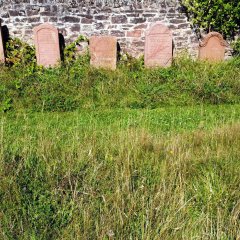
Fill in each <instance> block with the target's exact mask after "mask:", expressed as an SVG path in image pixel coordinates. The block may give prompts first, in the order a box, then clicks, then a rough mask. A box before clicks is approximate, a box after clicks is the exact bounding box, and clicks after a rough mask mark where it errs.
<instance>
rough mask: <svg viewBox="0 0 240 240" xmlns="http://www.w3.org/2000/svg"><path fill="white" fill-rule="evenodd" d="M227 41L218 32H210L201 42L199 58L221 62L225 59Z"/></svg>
mask: <svg viewBox="0 0 240 240" xmlns="http://www.w3.org/2000/svg"><path fill="white" fill-rule="evenodd" d="M226 46H227V43H226V41H225V40H224V39H223V36H222V35H221V34H220V33H217V32H210V33H209V34H207V35H206V37H205V38H204V40H203V41H202V42H201V43H200V47H199V59H201V60H208V61H213V62H219V61H223V60H224V56H225V49H226Z"/></svg>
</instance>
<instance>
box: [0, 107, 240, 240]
mask: <svg viewBox="0 0 240 240" xmlns="http://www.w3.org/2000/svg"><path fill="white" fill-rule="evenodd" d="M239 120H240V107H239V105H235V106H218V107H213V106H209V107H207V106H204V107H201V106H198V107H197V106H195V107H190V108H189V107H188V108H186V107H185V108H181V107H179V108H177V107H175V108H166V109H165V108H164V109H159V110H145V111H142V110H141V111H140V110H134V111H133V110H119V111H115V110H112V111H110V110H107V111H97V112H95V111H85V112H75V113H63V114H59V113H34V114H33V113H32V114H26V113H23V114H21V113H14V114H13V115H12V114H11V115H2V116H1V121H0V123H1V126H0V133H1V135H0V144H1V145H0V179H1V184H0V239H144V240H145V239H171V240H172V239H177V240H178V239H219V240H220V239H221V240H223V239H232V240H234V239H239V237H240V191H239V187H240V172H239V169H240V161H239V156H240V122H239Z"/></svg>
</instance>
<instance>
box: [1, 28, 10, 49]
mask: <svg viewBox="0 0 240 240" xmlns="http://www.w3.org/2000/svg"><path fill="white" fill-rule="evenodd" d="M2 40H3V48H4V51H5V52H6V45H7V42H8V41H9V40H10V34H9V30H8V27H7V26H6V25H4V26H2Z"/></svg>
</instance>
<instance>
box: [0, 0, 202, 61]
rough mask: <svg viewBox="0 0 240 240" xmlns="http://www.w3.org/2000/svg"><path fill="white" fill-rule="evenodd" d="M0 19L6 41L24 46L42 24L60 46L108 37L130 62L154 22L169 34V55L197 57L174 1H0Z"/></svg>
mask: <svg viewBox="0 0 240 240" xmlns="http://www.w3.org/2000/svg"><path fill="white" fill-rule="evenodd" d="M0 18H1V20H2V25H3V26H6V27H7V28H8V30H9V34H10V36H11V37H13V36H14V37H18V38H20V39H22V40H24V41H27V42H29V43H33V28H34V27H35V26H37V25H39V24H40V23H46V22H48V23H51V24H53V25H55V26H56V27H57V28H58V29H59V30H60V33H61V34H62V35H63V36H64V38H65V41H66V43H68V42H71V41H74V40H75V39H76V38H77V37H78V36H79V35H86V36H92V35H112V36H116V37H117V40H118V42H119V44H120V49H121V50H122V51H123V52H128V53H129V54H131V55H133V56H135V57H137V56H139V55H142V54H143V53H144V41H145V31H146V30H147V29H148V28H149V27H150V26H151V25H152V24H153V23H155V22H157V21H160V22H162V23H163V24H165V25H167V26H168V27H169V28H170V29H171V30H172V32H173V44H174V55H176V53H178V52H181V51H188V52H189V53H190V54H191V55H192V56H196V55H197V52H198V45H199V41H198V39H197V36H196V34H195V33H194V31H193V30H192V29H191V27H190V23H189V22H188V19H187V16H186V15H185V13H184V12H183V11H182V7H181V5H180V3H179V0H0Z"/></svg>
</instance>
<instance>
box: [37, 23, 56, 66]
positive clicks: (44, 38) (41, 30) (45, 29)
mask: <svg viewBox="0 0 240 240" xmlns="http://www.w3.org/2000/svg"><path fill="white" fill-rule="evenodd" d="M33 32H34V42H35V46H36V55H37V63H38V65H41V66H44V67H53V66H55V65H57V64H58V62H59V61H60V47H59V36H58V30H57V29H56V28H55V27H54V26H52V25H50V24H48V23H44V24H41V25H40V26H38V27H35V28H34V29H33Z"/></svg>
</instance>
